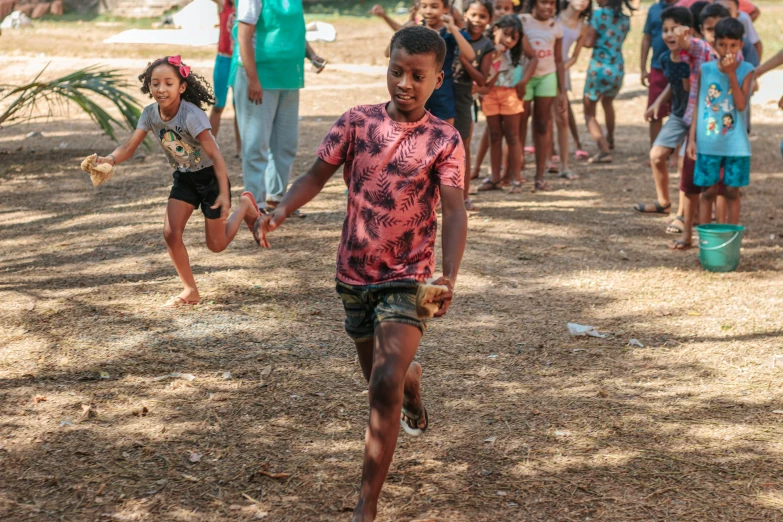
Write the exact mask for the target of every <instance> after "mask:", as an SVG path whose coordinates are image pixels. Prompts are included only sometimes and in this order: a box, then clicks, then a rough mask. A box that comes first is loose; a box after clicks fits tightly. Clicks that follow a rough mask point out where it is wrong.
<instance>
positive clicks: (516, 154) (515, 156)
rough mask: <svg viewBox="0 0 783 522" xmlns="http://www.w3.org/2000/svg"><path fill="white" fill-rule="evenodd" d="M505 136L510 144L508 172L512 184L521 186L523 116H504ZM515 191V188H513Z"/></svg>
mask: <svg viewBox="0 0 783 522" xmlns="http://www.w3.org/2000/svg"><path fill="white" fill-rule="evenodd" d="M502 119H503V126H502V127H503V136H504V137H505V138H506V143H508V165H507V169H506V170H507V172H508V175H509V177H510V178H511V181H512V183H514V184H516V185H519V184H521V179H520V178H521V176H520V167H521V165H522V142H521V141H519V121H520V119H522V115H521V114H511V115H506V116H502ZM512 190H513V187H512Z"/></svg>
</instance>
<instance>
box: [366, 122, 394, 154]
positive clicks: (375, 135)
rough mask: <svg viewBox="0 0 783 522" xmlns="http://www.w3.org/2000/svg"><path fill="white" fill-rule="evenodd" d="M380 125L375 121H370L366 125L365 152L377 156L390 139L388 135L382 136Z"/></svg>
mask: <svg viewBox="0 0 783 522" xmlns="http://www.w3.org/2000/svg"><path fill="white" fill-rule="evenodd" d="M379 129H380V125H378V124H377V123H371V124H370V125H369V127H367V152H368V153H369V154H370V156H377V155H378V154H380V153H381V152H383V149H384V147H386V144H387V143H389V141H391V138H390V137H389V136H383V135H382V134H381V132H380V130H379Z"/></svg>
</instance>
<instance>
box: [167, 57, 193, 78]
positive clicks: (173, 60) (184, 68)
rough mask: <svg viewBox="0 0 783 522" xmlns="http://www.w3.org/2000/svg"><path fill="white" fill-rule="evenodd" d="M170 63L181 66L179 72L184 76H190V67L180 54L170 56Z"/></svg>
mask: <svg viewBox="0 0 783 522" xmlns="http://www.w3.org/2000/svg"><path fill="white" fill-rule="evenodd" d="M167 60H168V62H169V65H173V66H174V67H179V74H180V76H182V77H183V78H187V77H188V76H190V67H188V66H187V65H185V64H183V63H182V57H181V56H180V55H177V56H169V57H168V59H167Z"/></svg>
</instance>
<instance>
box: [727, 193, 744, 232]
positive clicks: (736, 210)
mask: <svg viewBox="0 0 783 522" xmlns="http://www.w3.org/2000/svg"><path fill="white" fill-rule="evenodd" d="M724 197H725V199H726V223H729V224H732V225H738V224H739V216H740V200H741V198H740V189H739V187H726V192H725V194H724Z"/></svg>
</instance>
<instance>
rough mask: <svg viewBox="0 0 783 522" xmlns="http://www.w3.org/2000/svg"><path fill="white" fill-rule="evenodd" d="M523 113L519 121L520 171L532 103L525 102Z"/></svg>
mask: <svg viewBox="0 0 783 522" xmlns="http://www.w3.org/2000/svg"><path fill="white" fill-rule="evenodd" d="M524 107H525V111H524V112H523V113H522V117H521V118H520V120H519V145H520V146H521V147H522V163H520V170H522V169H524V168H525V143H527V122H528V120H529V119H530V116H531V115H532V113H533V102H532V101H530V100H526V101H525V104H524Z"/></svg>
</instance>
